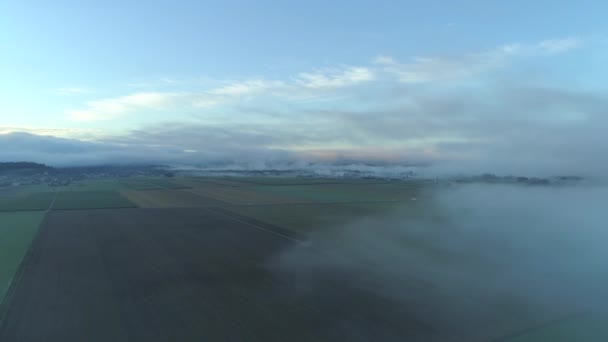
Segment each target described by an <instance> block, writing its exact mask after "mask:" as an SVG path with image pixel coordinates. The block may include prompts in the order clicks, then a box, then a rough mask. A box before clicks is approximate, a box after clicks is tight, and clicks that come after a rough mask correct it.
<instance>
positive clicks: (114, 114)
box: [66, 92, 183, 121]
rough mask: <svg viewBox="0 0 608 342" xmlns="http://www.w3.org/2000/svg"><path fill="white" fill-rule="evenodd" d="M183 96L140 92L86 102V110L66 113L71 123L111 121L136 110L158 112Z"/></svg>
mask: <svg viewBox="0 0 608 342" xmlns="http://www.w3.org/2000/svg"><path fill="white" fill-rule="evenodd" d="M182 97H183V94H180V93H164V92H142V93H134V94H131V95H127V96H121V97H115V98H109V99H102V100H95V101H90V102H87V108H85V109H81V110H69V111H67V112H66V114H67V115H68V117H69V118H70V119H71V120H73V121H95V120H111V119H115V118H119V117H121V116H124V115H126V114H129V113H132V112H136V111H138V110H159V109H162V108H168V107H169V106H170V105H172V104H175V103H177V102H178V100H179V99H180V98H182Z"/></svg>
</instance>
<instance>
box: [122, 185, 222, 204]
mask: <svg viewBox="0 0 608 342" xmlns="http://www.w3.org/2000/svg"><path fill="white" fill-rule="evenodd" d="M122 194H123V195H124V196H125V197H126V198H128V199H129V200H130V201H132V202H133V203H135V204H136V205H137V206H139V207H142V208H164V207H198V206H209V205H222V204H225V202H222V201H219V200H217V199H214V198H210V197H206V196H203V195H201V194H196V193H192V192H191V191H189V190H187V189H183V190H182V189H163V190H130V191H123V192H122Z"/></svg>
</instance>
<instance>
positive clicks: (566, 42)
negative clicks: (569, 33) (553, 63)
mask: <svg viewBox="0 0 608 342" xmlns="http://www.w3.org/2000/svg"><path fill="white" fill-rule="evenodd" d="M583 44H584V42H583V40H581V39H580V38H575V37H571V38H562V39H549V40H545V41H542V42H540V43H538V44H537V48H538V49H539V50H541V51H544V52H548V53H561V52H566V51H570V50H574V49H577V48H579V47H581V46H582V45H583Z"/></svg>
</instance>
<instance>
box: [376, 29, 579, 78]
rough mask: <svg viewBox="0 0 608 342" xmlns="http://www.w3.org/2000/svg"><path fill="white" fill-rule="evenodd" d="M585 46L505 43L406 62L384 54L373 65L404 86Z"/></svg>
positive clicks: (560, 41) (570, 41) (565, 41)
mask: <svg viewBox="0 0 608 342" xmlns="http://www.w3.org/2000/svg"><path fill="white" fill-rule="evenodd" d="M582 45H583V41H582V40H581V39H580V38H562V39H550V40H544V41H541V42H538V43H535V44H529V45H526V44H519V43H514V44H506V45H502V46H499V47H496V48H494V49H490V50H486V51H482V52H477V53H471V54H464V55H460V56H443V57H415V58H413V59H412V60H411V61H409V62H406V63H400V62H398V61H396V60H395V59H393V58H392V57H389V56H382V55H381V56H378V57H376V58H375V60H374V63H375V64H376V65H378V66H380V67H381V68H382V69H383V70H384V71H385V72H387V73H389V74H393V75H395V76H397V78H398V79H399V81H401V82H403V83H423V82H435V81H441V80H453V79H463V78H468V77H471V76H474V75H476V74H479V73H481V72H484V71H487V70H491V69H494V68H497V67H500V66H503V65H504V64H505V63H507V62H508V61H509V60H510V59H512V58H515V57H523V56H535V55H539V54H557V53H563V52H567V51H570V50H573V49H576V48H580V47H581V46H582Z"/></svg>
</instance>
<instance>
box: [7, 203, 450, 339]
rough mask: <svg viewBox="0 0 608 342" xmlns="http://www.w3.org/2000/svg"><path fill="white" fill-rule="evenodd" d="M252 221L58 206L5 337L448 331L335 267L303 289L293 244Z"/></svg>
mask: <svg viewBox="0 0 608 342" xmlns="http://www.w3.org/2000/svg"><path fill="white" fill-rule="evenodd" d="M252 225H255V222H253V223H252V222H241V221H239V220H238V219H234V217H231V216H227V215H226V214H225V213H218V212H212V211H211V210H209V209H206V208H165V209H111V210H75V211H51V212H49V213H48V214H47V218H46V220H45V224H44V226H43V227H41V230H40V235H39V236H38V238H37V239H36V241H35V242H34V245H33V246H32V250H31V251H30V253H29V257H28V259H27V260H26V262H25V264H24V265H23V266H22V267H23V270H22V271H23V275H22V277H21V280H20V282H19V284H18V286H17V287H16V288H15V291H14V295H13V296H12V300H11V303H10V305H9V307H8V312H7V316H6V319H5V320H4V321H3V322H1V324H0V341H2V342H4V341H7V342H8V341H11V342H12V341H15V342H17V341H19V342H30V341H32V342H34V341H45V342H70V341H104V342H106V341H130V342H134V341H135V342H137V341H142V342H143V341H145V342H154V341H404V340H407V341H433V340H441V341H446V340H447V339H446V336H438V335H437V333H438V332H437V331H436V330H435V329H433V327H431V326H429V325H427V324H424V323H422V322H421V321H420V320H419V319H417V318H415V317H413V316H412V315H411V314H410V313H411V311H409V312H410V313H408V311H407V310H404V308H403V307H402V305H398V304H397V303H395V302H393V301H392V300H390V299H388V298H382V297H378V296H377V295H374V294H373V293H371V292H369V291H365V290H364V289H361V288H356V287H354V286H351V285H350V284H349V283H348V282H345V281H344V279H343V278H341V277H340V275H339V274H327V275H323V277H321V278H319V279H316V280H315V282H314V284H315V285H314V289H311V288H309V287H307V286H304V287H302V283H301V282H300V280H301V279H298V277H297V276H295V277H294V274H297V272H296V273H294V272H289V273H288V274H286V273H284V272H281V271H279V270H277V269H276V268H274V267H273V265H274V262H275V261H276V260H277V258H278V257H279V256H280V255H281V253H282V252H283V251H285V250H286V249H289V248H291V247H292V246H293V244H294V243H297V242H294V241H293V240H291V239H287V238H285V237H284V236H281V234H271V232H269V231H265V229H264V230H263V229H256V228H255V227H252ZM267 228H268V227H267ZM268 229H270V228H268ZM305 283H306V282H305Z"/></svg>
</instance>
